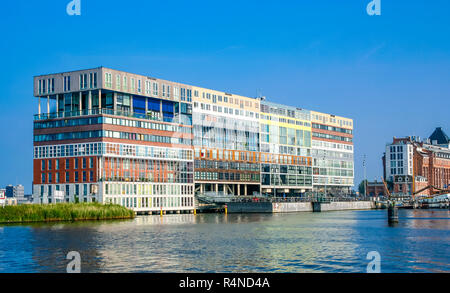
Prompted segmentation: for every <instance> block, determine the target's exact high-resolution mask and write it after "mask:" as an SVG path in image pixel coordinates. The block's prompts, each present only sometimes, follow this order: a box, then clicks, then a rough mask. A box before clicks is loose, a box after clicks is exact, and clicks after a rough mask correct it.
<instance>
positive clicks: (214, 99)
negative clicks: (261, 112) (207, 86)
mask: <svg viewBox="0 0 450 293" xmlns="http://www.w3.org/2000/svg"><path fill="white" fill-rule="evenodd" d="M196 94H197V93H196ZM196 97H197V96H196ZM202 97H203V99H205V100H212V102H213V104H215V103H217V102H220V103H222V101H223V103H230V104H233V103H234V104H235V105H238V106H239V107H240V108H241V109H244V106H245V107H254V108H255V109H259V105H258V103H257V102H255V103H254V105H253V102H252V101H248V100H241V99H238V98H233V97H231V96H230V97H229V96H227V95H224V96H221V95H215V94H211V93H203V95H202Z"/></svg>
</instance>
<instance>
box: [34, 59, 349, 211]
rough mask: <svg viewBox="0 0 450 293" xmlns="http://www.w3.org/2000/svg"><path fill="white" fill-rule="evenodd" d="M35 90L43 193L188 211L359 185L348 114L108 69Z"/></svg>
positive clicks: (65, 76) (44, 78)
mask: <svg viewBox="0 0 450 293" xmlns="http://www.w3.org/2000/svg"><path fill="white" fill-rule="evenodd" d="M34 96H36V97H37V98H38V104H39V106H38V114H37V115H35V119H34V175H33V197H34V200H35V202H44V203H50V202H54V201H55V199H56V198H61V197H63V199H64V200H66V201H100V202H112V203H118V204H121V205H124V206H126V207H129V208H132V209H134V210H135V211H137V212H148V211H159V210H161V209H162V210H167V211H170V210H172V211H175V210H176V211H179V210H188V211H189V210H193V209H194V207H195V197H194V195H195V194H205V193H211V192H212V193H219V194H225V195H236V196H238V195H254V194H260V193H262V194H267V195H272V196H274V195H276V196H302V195H305V194H306V193H308V192H312V191H320V190H322V191H323V189H324V188H323V187H324V186H327V187H328V189H326V190H327V193H334V194H337V193H342V192H347V191H348V189H349V188H350V187H351V186H353V143H352V136H353V133H352V129H353V122H352V120H351V119H346V118H341V117H335V116H332V115H327V114H320V113H317V112H311V111H308V110H304V109H300V108H294V107H289V106H284V105H279V104H275V103H270V102H268V101H266V100H265V99H261V98H250V97H244V96H239V95H235V94H231V93H226V92H221V91H215V90H210V89H206V88H200V87H195V86H191V85H186V84H181V83H177V82H171V81H167V80H162V79H157V78H153V77H148V76H143V75H137V74H131V73H127V72H123V71H117V70H113V69H109V68H105V67H99V68H94V69H90V70H80V71H71V72H64V73H58V74H48V75H41V76H36V77H35V78H34ZM43 109H44V110H43ZM314 115H320V116H317V119H316V118H315V116H314ZM322 116H323V117H327V118H326V119H329V120H321V119H322ZM330 117H333V118H332V119H330ZM319 121H321V122H319ZM315 126H316V127H315ZM322 127H328V128H327V129H322ZM315 135H316V136H315ZM322 153H324V154H325V155H326V156H325V157H326V161H325V162H324V165H322V161H321V160H320V159H321V158H322ZM322 167H323V168H322Z"/></svg>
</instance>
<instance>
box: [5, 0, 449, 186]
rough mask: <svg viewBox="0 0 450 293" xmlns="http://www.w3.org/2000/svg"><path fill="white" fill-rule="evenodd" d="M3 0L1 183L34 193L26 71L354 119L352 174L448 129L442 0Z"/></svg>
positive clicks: (32, 110)
mask: <svg viewBox="0 0 450 293" xmlns="http://www.w3.org/2000/svg"><path fill="white" fill-rule="evenodd" d="M69 2H70V1H69V0H54V1H50V0H39V1H29V0H27V1H25V0H15V1H2V2H1V3H0V6H1V10H0V11H1V17H0V25H1V27H2V35H1V38H0V44H1V46H0V50H1V55H0V56H1V57H0V58H1V63H0V64H1V71H0V87H1V89H2V94H1V96H0V109H1V115H0V133H1V142H0V186H1V187H3V186H5V185H7V184H10V183H11V184H16V183H21V184H23V185H25V192H26V193H31V184H32V127H33V124H32V121H33V114H36V113H37V99H35V98H33V93H32V86H33V84H32V81H33V80H32V77H33V76H34V75H39V74H46V73H54V72H62V71H68V70H76V69H85V68H93V67H98V66H107V67H112V68H116V69H119V70H125V71H130V72H134V73H140V74H145V75H150V76H155V77H159V78H163V79H168V80H174V81H179V82H184V83H188V84H194V85H198V86H202V87H206V88H212V89H217V90H222V91H227V92H232V93H236V94H241V95H245V96H255V95H256V93H257V90H260V91H261V92H262V94H263V95H265V96H266V97H267V99H268V100H269V101H273V102H279V103H284V104H288V105H292V106H297V107H302V108H306V109H310V110H316V111H322V112H326V113H332V114H335V115H340V116H345V117H350V118H353V119H354V121H355V133H354V134H355V139H354V142H355V173H356V174H355V177H356V178H355V182H356V184H358V183H359V182H360V181H361V180H362V177H363V169H362V157H363V155H364V154H366V155H367V176H368V178H369V179H371V180H372V179H374V178H380V176H382V165H381V156H382V154H383V151H384V148H385V144H386V142H388V141H389V140H392V137H393V136H407V135H418V136H421V137H428V136H429V135H430V134H431V133H432V131H433V130H434V128H435V127H436V126H442V127H443V128H444V130H446V131H447V133H450V117H449V112H450V99H449V92H450V17H449V16H448V13H449V11H450V1H448V0H433V1H426V0H409V1H407V0H381V2H382V5H381V6H382V7H381V16H369V15H367V13H366V6H367V4H368V3H369V2H370V0H339V1H338V0H295V1H282V0H279V1H274V0H272V1H264V0H258V1H253V0H240V1H234V0H228V1H213V0H209V1H197V0H184V1H171V0H159V1H152V0H143V1H138V0H127V1H116V0H108V1H106V0H81V16H69V15H67V13H66V5H67V4H68V3H69Z"/></svg>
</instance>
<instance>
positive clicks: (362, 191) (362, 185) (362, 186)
mask: <svg viewBox="0 0 450 293" xmlns="http://www.w3.org/2000/svg"><path fill="white" fill-rule="evenodd" d="M366 183H367V180H363V181H361V183H359V186H358V191H359V195H360V196H361V195H364V194H365V193H366V192H365V191H366Z"/></svg>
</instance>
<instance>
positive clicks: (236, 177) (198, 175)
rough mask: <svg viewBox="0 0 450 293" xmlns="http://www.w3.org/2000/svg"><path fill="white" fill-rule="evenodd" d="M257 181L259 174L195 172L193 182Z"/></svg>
mask: <svg viewBox="0 0 450 293" xmlns="http://www.w3.org/2000/svg"><path fill="white" fill-rule="evenodd" d="M259 179H260V176H259V173H234V172H195V180H200V181H241V182H259Z"/></svg>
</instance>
